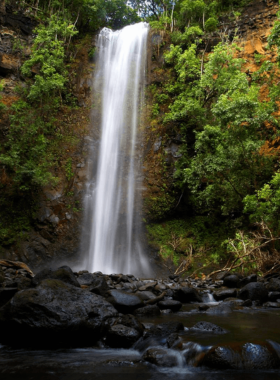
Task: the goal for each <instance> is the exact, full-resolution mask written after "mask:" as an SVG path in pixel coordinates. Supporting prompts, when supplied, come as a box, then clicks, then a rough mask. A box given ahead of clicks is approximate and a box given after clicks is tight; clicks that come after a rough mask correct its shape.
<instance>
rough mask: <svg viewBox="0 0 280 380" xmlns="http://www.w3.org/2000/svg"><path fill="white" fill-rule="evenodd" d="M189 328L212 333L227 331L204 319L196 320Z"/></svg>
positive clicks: (224, 332)
mask: <svg viewBox="0 0 280 380" xmlns="http://www.w3.org/2000/svg"><path fill="white" fill-rule="evenodd" d="M191 329H192V330H199V331H203V332H209V333H213V334H226V333H228V331H227V330H225V329H223V328H222V327H220V326H217V325H215V324H214V323H210V322H205V321H201V322H197V323H196V324H195V325H194V326H193V327H192V328H191Z"/></svg>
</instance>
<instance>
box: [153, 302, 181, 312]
mask: <svg viewBox="0 0 280 380" xmlns="http://www.w3.org/2000/svg"><path fill="white" fill-rule="evenodd" d="M158 307H159V308H160V309H161V310H166V309H170V310H172V311H178V310H180V309H181V307H182V304H181V302H179V301H174V300H165V301H160V302H158Z"/></svg>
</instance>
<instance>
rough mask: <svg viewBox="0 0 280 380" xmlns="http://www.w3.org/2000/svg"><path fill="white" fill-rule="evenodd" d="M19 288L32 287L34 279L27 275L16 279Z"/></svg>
mask: <svg viewBox="0 0 280 380" xmlns="http://www.w3.org/2000/svg"><path fill="white" fill-rule="evenodd" d="M16 284H17V288H18V290H23V289H28V288H31V287H32V281H31V280H30V278H27V277H20V278H19V279H17V280H16Z"/></svg>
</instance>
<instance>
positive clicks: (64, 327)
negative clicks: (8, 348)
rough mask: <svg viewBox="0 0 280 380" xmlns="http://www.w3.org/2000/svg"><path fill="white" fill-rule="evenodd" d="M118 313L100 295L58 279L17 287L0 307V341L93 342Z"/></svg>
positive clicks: (28, 343) (25, 343)
mask: <svg viewBox="0 0 280 380" xmlns="http://www.w3.org/2000/svg"><path fill="white" fill-rule="evenodd" d="M117 315H118V313H117V311H116V309H115V308H114V307H113V306H112V305H111V304H110V303H109V302H107V301H106V300H104V299H103V298H102V297H101V296H98V295H96V294H93V293H90V292H85V291H83V290H82V289H81V288H78V287H76V286H73V285H69V284H66V283H65V282H62V281H60V280H55V279H46V280H43V281H41V283H40V285H38V286H37V287H36V288H35V289H34V288H33V289H26V290H21V291H19V292H18V293H17V294H15V296H14V297H13V298H12V299H11V300H10V301H9V302H8V303H7V304H6V305H5V306H4V307H2V309H1V310H0V323H1V328H2V333H1V341H0V343H4V344H5V343H8V344H9V345H17V346H40V347H53V346H56V347H66V346H87V345H92V344H94V343H95V342H96V341H97V340H98V339H99V338H100V337H102V336H103V335H104V334H105V332H106V328H105V323H106V320H107V319H108V318H112V317H116V316H117Z"/></svg>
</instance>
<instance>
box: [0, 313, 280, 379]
mask: <svg viewBox="0 0 280 380" xmlns="http://www.w3.org/2000/svg"><path fill="white" fill-rule="evenodd" d="M279 316H280V312H279V311H272V310H271V311H262V312H260V311H259V312H254V311H250V312H246V313H244V312H234V313H232V314H229V315H227V316H212V315H211V316H210V315H209V316H208V315H207V314H203V313H187V312H185V313H184V312H183V313H177V315H176V314H173V315H172V314H171V315H168V316H167V315H165V316H162V317H159V318H157V319H156V320H155V319H153V320H152V321H153V322H154V323H162V322H166V321H167V319H168V320H169V321H172V320H176V321H180V322H183V324H184V326H186V327H192V326H193V325H194V324H195V323H197V322H198V321H202V320H204V321H209V322H212V323H216V324H218V325H219V326H221V327H223V328H225V329H227V330H229V331H230V332H229V333H228V334H224V335H213V334H212V335H211V334H209V333H207V334H206V333H205V332H197V331H191V330H189V329H186V330H185V331H184V332H182V334H183V339H184V341H185V344H186V346H187V342H191V341H192V342H197V343H199V344H201V345H202V346H206V345H214V344H219V343H227V342H233V341H247V342H253V341H265V340H267V339H270V340H272V341H273V342H278V343H280V328H279ZM149 321H151V320H149ZM186 346H185V347H186ZM275 348H276V351H277V352H280V351H279V344H277V343H276V345H275ZM178 354H179V352H178ZM178 363H179V365H178V366H177V367H175V368H159V367H156V366H153V365H151V364H147V363H143V362H141V354H140V353H139V352H138V351H136V350H132V349H130V350H124V349H118V350H115V349H96V348H87V349H68V350H52V351H50V350H42V351H32V350H14V349H10V348H8V347H4V346H0V379H1V380H6V379H7V380H14V379H17V380H18V379H20V380H31V379H34V380H35V379H36V380H38V379H39V380H56V379H59V380H64V379H65V380H66V379H67V380H84V379H85V380H88V379H98V380H99V379H100V380H101V379H102V380H126V379H129V380H130V379H132V380H138V379H139V380H140V379H141V380H169V379H176V380H185V379H188V380H223V379H225V380H240V379H246V380H267V379H269V380H274V379H275V380H276V379H280V373H279V370H276V371H252V370H250V371H233V370H226V371H225V370H223V371H222V370H221V371H218V370H211V369H208V368H207V369H206V368H195V367H192V366H188V365H186V364H184V363H180V362H178Z"/></svg>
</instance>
